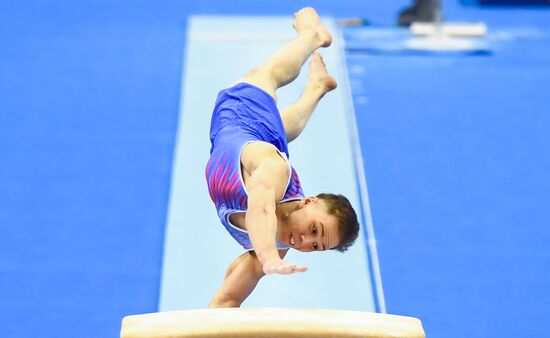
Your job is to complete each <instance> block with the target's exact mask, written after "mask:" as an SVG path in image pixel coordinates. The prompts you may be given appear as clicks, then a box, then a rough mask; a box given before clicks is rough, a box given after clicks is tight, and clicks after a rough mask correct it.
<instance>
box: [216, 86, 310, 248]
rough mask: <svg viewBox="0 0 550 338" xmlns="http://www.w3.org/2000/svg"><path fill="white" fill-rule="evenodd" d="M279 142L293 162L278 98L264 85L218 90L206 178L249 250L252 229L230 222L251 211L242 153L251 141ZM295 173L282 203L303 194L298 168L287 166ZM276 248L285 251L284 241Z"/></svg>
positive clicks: (234, 231)
mask: <svg viewBox="0 0 550 338" xmlns="http://www.w3.org/2000/svg"><path fill="white" fill-rule="evenodd" d="M255 141H263V142H267V143H270V144H272V145H274V146H275V147H276V148H277V149H278V150H279V153H280V154H281V156H282V157H283V158H284V159H285V160H286V162H287V163H288V157H289V155H288V145H287V140H286V134H285V130H284V126H283V121H282V120H281V116H280V114H279V110H278V109H277V106H276V104H275V100H274V99H273V97H271V95H269V94H268V93H267V92H265V91H263V90H262V89H260V88H258V87H256V86H253V85H251V84H247V83H239V84H237V85H235V86H233V87H231V88H228V89H225V90H222V91H221V92H220V93H219V94H218V98H217V100H216V106H215V107H214V112H213V114H212V122H211V126H210V142H211V143H212V147H211V148H210V160H209V161H208V164H207V166H206V181H207V183H208V191H209V192H210V197H211V198H212V201H213V202H214V204H215V205H216V209H217V211H218V216H219V218H220V221H221V222H222V224H223V225H224V226H225V228H226V229H227V231H228V232H229V233H230V234H231V236H233V238H234V239H235V240H236V241H237V242H238V243H239V244H241V245H242V246H243V247H244V248H245V249H246V250H254V248H253V246H252V243H251V242H250V238H249V237H248V233H247V232H246V231H245V230H243V229H241V228H238V227H236V226H235V225H233V224H231V222H230V221H229V216H230V215H231V214H232V213H235V212H246V210H247V202H248V194H247V191H246V187H245V186H244V181H243V178H242V175H241V152H242V150H243V148H244V146H246V145H247V144H248V143H250V142H255ZM288 166H289V170H290V173H291V175H290V177H289V180H288V184H287V189H286V191H285V194H284V196H283V198H282V199H281V200H280V201H279V203H283V202H288V201H291V200H296V199H301V198H303V197H304V193H303V191H302V187H301V185H300V180H299V179H298V174H297V173H296V170H294V168H292V166H291V165H290V164H288ZM277 248H279V249H286V248H287V247H285V246H284V245H282V244H281V243H277Z"/></svg>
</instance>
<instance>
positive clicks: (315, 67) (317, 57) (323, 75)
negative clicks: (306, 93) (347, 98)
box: [306, 52, 337, 96]
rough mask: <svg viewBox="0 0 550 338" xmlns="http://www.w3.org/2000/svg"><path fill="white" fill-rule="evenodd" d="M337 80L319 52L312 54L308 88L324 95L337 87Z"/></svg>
mask: <svg viewBox="0 0 550 338" xmlns="http://www.w3.org/2000/svg"><path fill="white" fill-rule="evenodd" d="M336 86H337V83H336V80H335V79H334V78H333V77H332V76H330V74H329V73H328V71H327V67H326V65H325V62H324V61H323V57H322V56H321V54H319V53H318V52H315V53H313V54H312V55H311V63H310V65H309V75H308V78H307V85H306V88H307V89H308V90H312V91H314V92H316V93H317V94H318V95H320V96H323V95H325V94H326V93H328V92H330V91H331V90H333V89H334V88H336Z"/></svg>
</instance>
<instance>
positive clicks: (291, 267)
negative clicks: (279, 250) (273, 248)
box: [263, 258, 307, 275]
mask: <svg viewBox="0 0 550 338" xmlns="http://www.w3.org/2000/svg"><path fill="white" fill-rule="evenodd" d="M263 270H264V273H265V274H266V275H272V274H280V275H290V274H293V273H295V272H306V271H307V266H302V265H297V264H294V263H292V262H289V261H286V260H284V259H280V258H274V259H271V260H269V261H267V262H266V263H265V264H264V265H263Z"/></svg>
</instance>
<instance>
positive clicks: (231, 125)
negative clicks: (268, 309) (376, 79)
mask: <svg viewBox="0 0 550 338" xmlns="http://www.w3.org/2000/svg"><path fill="white" fill-rule="evenodd" d="M294 29H295V30H296V32H297V36H296V38H295V39H294V40H292V41H291V42H289V43H287V44H286V45H284V46H283V47H281V48H280V49H278V50H277V51H276V52H275V53H274V54H273V55H272V56H271V57H270V58H269V59H268V60H267V62H266V63H264V64H263V65H261V66H260V67H258V68H255V69H253V70H252V71H251V72H250V73H249V74H247V75H246V76H245V77H244V78H242V79H241V80H239V81H238V82H237V84H236V85H234V86H233V87H230V88H228V89H225V90H222V91H221V92H220V93H219V94H218V98H217V101H216V105H215V108H214V112H213V116H212V123H211V129H210V141H211V143H212V147H211V150H210V154H211V155H210V156H211V157H210V160H209V161H208V164H207V167H206V179H207V183H208V190H209V192H210V197H211V198H212V201H213V202H214V203H215V205H216V209H217V211H218V216H219V218H220V220H221V222H222V224H223V225H224V226H225V228H226V229H227V231H229V233H230V234H231V235H232V236H233V238H234V239H235V240H236V241H237V242H239V244H241V245H242V246H243V247H244V248H245V249H246V250H248V251H247V252H245V253H244V254H242V255H241V256H240V257H238V258H237V259H236V260H235V261H233V263H231V265H230V266H229V269H228V270H227V273H226V275H225V279H224V281H223V283H222V285H221V287H220V288H219V289H218V291H217V292H216V294H215V295H214V297H213V298H212V300H211V302H210V304H209V307H239V306H240V305H241V304H242V302H243V301H244V300H245V299H246V297H248V295H250V293H251V292H252V291H253V290H254V288H255V287H256V284H257V283H258V281H259V280H260V278H262V277H263V276H264V275H266V274H291V273H295V272H305V271H306V270H307V267H305V266H300V265H297V264H294V263H291V262H289V261H287V260H284V259H283V258H284V256H285V254H286V252H287V251H288V250H289V248H293V249H296V250H299V251H305V252H309V251H320V250H332V249H335V250H338V251H345V250H347V248H348V247H349V246H351V245H352V244H353V242H354V241H355V239H356V238H357V235H358V231H359V224H358V221H357V216H356V214H355V211H354V210H353V207H352V206H351V204H350V203H349V201H348V200H347V199H346V198H345V197H344V196H342V195H335V194H319V195H317V196H311V197H305V196H304V193H303V191H302V188H301V186H300V181H299V179H298V175H297V173H296V171H295V170H294V168H292V167H291V166H290V164H289V162H288V146H287V142H291V141H292V140H294V139H295V138H296V137H297V136H298V135H299V134H300V133H301V132H302V130H303V129H304V127H305V126H306V123H307V121H308V120H309V118H310V116H311V114H312V112H313V110H314V109H315V107H316V105H317V103H318V102H319V100H320V99H321V97H323V95H324V94H326V93H327V92H329V91H331V90H333V89H334V88H336V80H335V79H334V78H333V77H332V76H330V75H329V74H328V72H327V69H326V66H325V64H324V62H323V59H322V58H321V55H320V54H319V53H318V52H316V50H317V49H318V48H320V47H328V46H330V44H331V42H332V36H331V34H330V32H329V31H328V30H327V29H326V28H325V27H324V26H323V24H322V22H321V19H320V18H319V16H318V15H317V12H316V11H315V10H314V9H313V8H304V9H302V10H300V11H298V12H297V13H295V14H294ZM310 56H311V63H310V66H309V75H308V80H307V84H306V87H305V88H304V92H303V94H302V96H301V97H300V98H299V99H298V101H296V102H295V103H294V104H293V105H291V106H290V107H288V108H286V109H283V110H282V112H281V113H279V111H278V109H277V106H276V98H277V96H276V91H277V89H278V88H280V87H282V86H284V85H286V84H288V83H290V82H292V81H293V80H294V79H295V78H296V77H297V76H298V73H299V72H300V68H301V67H302V65H303V64H304V62H305V61H306V60H307V59H308V58H309V57H310ZM327 137H330V132H329V131H327ZM319 165H324V163H319Z"/></svg>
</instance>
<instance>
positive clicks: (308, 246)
mask: <svg viewBox="0 0 550 338" xmlns="http://www.w3.org/2000/svg"><path fill="white" fill-rule="evenodd" d="M358 234H359V222H358V221H357V214H356V213H355V210H353V207H352V206H351V203H350V202H349V200H348V199H347V198H346V197H345V196H342V195H338V194H326V193H323V194H319V195H317V196H311V197H306V198H304V199H302V200H301V201H300V202H299V204H298V205H297V207H296V209H294V210H293V211H292V212H290V213H289V214H288V216H287V217H286V222H285V226H283V228H282V231H280V232H279V235H278V237H279V238H278V239H279V242H281V243H284V244H285V245H288V246H289V247H291V248H293V249H296V250H299V251H303V252H310V251H323V250H337V251H340V252H344V251H346V250H347V249H348V248H349V247H350V246H352V245H353V243H354V242H355V240H356V239H357V236H358Z"/></svg>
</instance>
